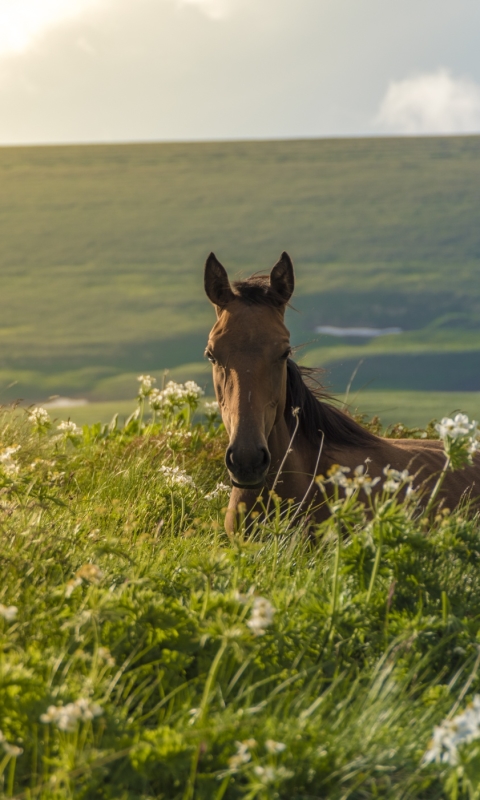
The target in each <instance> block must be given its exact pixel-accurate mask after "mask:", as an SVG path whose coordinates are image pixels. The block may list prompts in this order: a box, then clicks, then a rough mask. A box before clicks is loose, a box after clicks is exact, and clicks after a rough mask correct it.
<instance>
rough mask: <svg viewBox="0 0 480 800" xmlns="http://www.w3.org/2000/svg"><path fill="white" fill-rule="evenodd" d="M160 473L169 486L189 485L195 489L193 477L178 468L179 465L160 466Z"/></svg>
mask: <svg viewBox="0 0 480 800" xmlns="http://www.w3.org/2000/svg"><path fill="white" fill-rule="evenodd" d="M160 473H161V474H162V475H163V476H164V477H165V480H166V482H167V484H168V485H169V487H170V488H173V487H174V486H190V487H191V488H192V489H196V486H195V482H194V480H193V478H192V477H191V476H190V475H187V473H186V472H185V470H184V469H180V467H160Z"/></svg>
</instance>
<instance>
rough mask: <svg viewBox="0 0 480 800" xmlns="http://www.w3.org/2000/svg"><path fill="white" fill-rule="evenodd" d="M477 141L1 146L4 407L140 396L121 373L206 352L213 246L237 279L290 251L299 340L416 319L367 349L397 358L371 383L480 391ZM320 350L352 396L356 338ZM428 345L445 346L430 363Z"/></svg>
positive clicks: (0, 371)
mask: <svg viewBox="0 0 480 800" xmlns="http://www.w3.org/2000/svg"><path fill="white" fill-rule="evenodd" d="M479 151H480V138H479V137H475V136H473V137H445V138H440V137H438V138H431V139H429V138H421V139H414V138H408V139H370V140H369V139H362V140H319V141H315V140H311V141H291V142H288V141H287V142H239V143H234V142H231V143H212V144H207V143H204V144H141V145H108V146H78V147H77V146H69V147H37V148H32V147H23V148H9V147H7V148H1V149H0V225H1V229H2V247H1V251H0V270H1V275H2V292H1V295H0V320H1V323H0V345H1V347H0V399H6V400H7V399H9V400H13V399H15V398H17V397H24V398H32V399H36V400H41V399H46V398H47V397H48V396H49V395H52V394H67V395H72V396H78V397H81V396H87V397H88V398H89V399H92V400H95V399H96V400H108V399H127V397H128V394H126V393H125V390H124V389H123V388H122V387H124V386H125V380H124V376H129V375H132V374H138V373H139V372H145V371H149V372H153V371H157V372H160V371H161V370H162V369H164V368H175V367H178V366H180V365H182V364H191V363H193V362H195V363H197V362H200V361H201V357H202V352H203V348H204V343H205V339H206V335H207V332H208V329H209V327H210V325H211V322H212V319H213V314H212V310H211V309H210V307H209V304H208V302H207V300H206V298H205V296H204V294H203V287H202V264H203V262H204V259H205V256H206V254H207V253H208V252H209V251H210V250H212V249H214V250H215V251H216V253H217V255H218V257H219V258H220V259H221V260H222V261H224V263H225V265H226V266H227V267H228V268H229V269H230V271H231V273H232V274H233V275H236V274H248V273H250V272H251V271H254V270H259V269H261V270H264V269H267V268H268V267H269V266H270V265H271V264H272V263H273V261H274V259H275V258H276V257H277V256H278V254H279V252H280V251H281V250H282V249H287V250H289V251H290V252H291V254H292V256H293V258H294V260H295V262H296V267H297V279H298V280H297V283H298V288H297V293H296V297H295V302H294V305H295V307H296V308H297V309H298V310H299V311H300V312H301V313H299V314H296V313H295V312H293V311H291V312H289V313H288V324H289V326H290V328H291V330H292V335H293V341H294V342H295V343H300V342H310V341H312V340H315V339H317V338H318V337H317V336H316V335H315V334H314V333H313V329H314V328H315V326H316V325H319V324H333V325H361V324H367V325H378V326H389V325H400V326H401V327H403V328H404V329H405V330H407V331H408V333H407V334H405V335H404V336H399V337H396V339H395V341H393V338H395V337H390V339H389V341H388V342H387V341H386V340H385V341H376V342H372V343H370V344H368V345H366V346H365V347H364V348H363V347H362V348H361V350H362V354H363V356H365V358H366V359H367V360H368V359H369V358H371V357H372V358H373V357H374V356H375V355H377V356H378V354H379V353H380V354H383V355H384V356H385V359H386V361H384V362H382V363H381V364H378V363H374V364H373V367H372V369H373V373H374V377H375V376H377V378H378V369H377V367H379V368H380V369H381V375H380V377H379V378H378V380H379V383H378V384H377V385H378V388H395V389H397V388H402V389H405V390H407V389H422V390H433V389H435V390H437V389H438V390H453V389H462V390H463V389H468V390H476V391H478V390H479V389H480V384H479V383H478V380H479V379H478V375H479V374H480V373H479V371H478V369H475V368H473V369H472V359H475V358H477V357H478V352H479V345H478V335H477V334H478V329H479V325H480V284H479V282H478V271H479V260H480V232H479V231H480V229H479V226H478V224H477V223H478V220H477V209H478V205H479V200H480V197H479V194H480V189H479V187H480V175H479V170H480V166H479V165H480V158H479V154H480V152H479ZM327 344H328V347H327V346H326V345H325V351H324V348H323V346H322V347H321V348H320V351H319V352H318V354H317V355H316V356H315V361H316V362H317V363H318V364H319V365H321V364H328V365H329V366H330V367H331V370H332V381H333V383H335V385H336V388H339V389H344V388H345V382H344V378H345V369H344V367H343V366H342V364H343V361H342V359H344V358H347V352H346V351H349V352H350V355H349V356H348V358H350V359H353V360H354V359H355V357H356V355H357V352H360V350H358V348H357V347H356V346H355V347H353V348H352V347H351V344H350V345H349V344H348V343H344V345H343V349H342V345H340V346H339V349H338V351H337V357H335V354H334V353H333V350H334V349H335V347H336V345H335V343H333V344H334V345H335V346H333V347H332V346H331V344H332V343H331V342H328V343H327ZM315 347H318V344H316V343H315V342H314V343H313V345H312V348H315ZM341 351H342V352H341ZM419 353H422V354H424V355H425V356H426V358H427V359H428V358H429V356H430V355H431V354H436V356H438V365H437V364H436V365H435V369H434V370H433V371H430V373H428V374H427V372H426V371H425V369H424V365H423V364H422V365H421V366H420V368H419V369H418V370H412V369H411V368H410V365H411V359H412V357H413V356H414V355H415V354H417V355H418V354H419ZM391 354H392V355H393V354H396V355H398V356H399V357H400V356H401V357H402V358H403V361H402V363H396V365H395V368H394V370H393V371H392V370H391V371H390V372H388V369H387V366H388V359H389V358H390V355H391ZM452 354H455V355H456V357H457V362H455V363H456V372H455V363H454V362H453V361H452ZM317 356H318V357H317ZM474 366H475V364H474ZM346 369H347V371H348V369H350V362H349V363H348V365H347V368H346ZM342 370H343V371H342ZM452 370H453V372H452ZM14 381H17V383H16V385H15V386H13V387H11V388H8V387H9V385H10V384H11V383H12V382H14Z"/></svg>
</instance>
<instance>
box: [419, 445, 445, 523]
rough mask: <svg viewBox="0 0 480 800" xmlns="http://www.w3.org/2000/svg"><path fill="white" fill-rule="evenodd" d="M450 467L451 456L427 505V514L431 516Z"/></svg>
mask: <svg viewBox="0 0 480 800" xmlns="http://www.w3.org/2000/svg"><path fill="white" fill-rule="evenodd" d="M449 466H450V456H447V460H446V461H445V464H444V465H443V469H442V471H441V473H440V475H439V476H438V481H437V482H436V484H435V486H434V488H433V491H432V494H431V495H430V500H429V501H428V503H427V507H426V509H425V514H429V513H430V511H431V510H432V507H433V504H434V502H435V500H436V499H437V496H438V493H439V491H440V489H441V488H442V484H443V481H444V480H445V476H446V474H447V470H448V468H449Z"/></svg>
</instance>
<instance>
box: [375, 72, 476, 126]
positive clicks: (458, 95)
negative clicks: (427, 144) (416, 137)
mask: <svg viewBox="0 0 480 800" xmlns="http://www.w3.org/2000/svg"><path fill="white" fill-rule="evenodd" d="M374 123H375V124H376V125H377V127H378V128H379V129H380V130H382V131H386V132H389V133H411V134H416V133H417V134H418V133H474V132H476V131H479V130H480V86H479V85H478V84H476V83H474V82H473V81H472V80H470V79H469V78H454V77H453V76H452V75H451V73H450V71H449V70H447V69H439V70H437V71H436V72H430V73H425V74H423V75H417V76H414V77H411V78H406V79H405V80H402V81H392V82H391V83H390V85H389V87H388V89H387V92H386V94H385V97H384V99H383V100H382V103H381V105H380V109H379V111H378V114H377V116H376V118H375V120H374Z"/></svg>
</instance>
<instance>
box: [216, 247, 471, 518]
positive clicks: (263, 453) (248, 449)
mask: <svg viewBox="0 0 480 800" xmlns="http://www.w3.org/2000/svg"><path fill="white" fill-rule="evenodd" d="M293 289H294V272H293V265H292V262H291V260H290V257H289V256H288V255H287V253H282V255H281V257H280V260H279V261H278V263H277V264H275V266H274V267H273V269H272V271H271V272H270V275H269V276H268V275H263V276H253V277H251V278H249V279H248V280H246V281H242V282H236V283H234V284H233V287H232V286H231V285H230V282H229V279H228V275H227V273H226V271H225V269H224V268H223V266H222V265H221V264H220V263H219V261H217V259H216V258H215V255H214V254H213V253H211V254H210V255H209V257H208V259H207V262H206V264H205V291H206V293H207V296H208V297H209V299H210V300H211V302H212V303H213V304H214V306H215V310H216V314H217V321H216V323H215V325H214V326H213V328H212V330H211V331H210V335H209V338H208V345H207V349H206V351H205V352H206V356H207V357H208V359H209V360H210V361H211V362H212V365H213V381H214V386H215V393H216V396H217V400H218V403H219V407H220V412H221V415H222V419H223V422H224V424H225V428H226V430H227V433H228V435H229V437H230V442H229V445H228V448H227V451H226V456H225V461H226V465H227V469H228V472H229V474H230V478H231V481H232V485H233V489H232V493H231V496H230V503H229V513H228V514H227V520H226V525H227V529H230V530H231V529H233V527H234V524H235V517H236V511H237V507H238V504H239V503H244V504H245V506H246V508H247V510H251V509H252V508H253V506H254V505H255V503H256V499H257V497H258V496H259V494H263V497H264V500H266V497H267V495H268V492H269V490H270V489H271V487H272V485H273V482H274V481H275V478H276V476H277V475H278V473H279V470H280V467H281V474H280V477H279V478H278V479H277V481H276V483H275V492H276V493H277V494H278V495H279V496H280V497H281V498H283V499H289V498H292V499H293V500H294V501H295V502H296V503H301V504H302V508H304V509H307V508H312V507H315V508H316V512H315V516H316V519H318V520H321V519H323V518H324V517H325V515H326V513H328V512H326V508H325V504H323V505H322V500H323V497H322V495H321V494H320V491H319V489H318V487H317V486H316V484H315V482H314V481H313V478H314V477H315V475H316V474H323V475H325V474H326V473H327V471H328V469H329V468H330V467H331V466H333V465H334V464H340V465H342V466H345V467H349V468H350V469H352V470H353V469H354V468H355V467H357V466H358V465H359V464H361V463H362V462H365V459H368V460H369V461H368V473H369V475H371V476H372V478H374V477H376V476H382V475H383V469H384V467H386V466H387V465H390V466H391V467H392V468H394V469H397V470H404V469H409V470H410V472H411V473H412V472H414V473H417V474H418V475H420V476H421V480H422V481H423V483H424V486H425V488H426V489H427V490H428V489H429V488H430V489H431V488H432V487H433V485H434V483H435V481H436V479H437V477H438V475H439V473H440V471H441V469H442V467H443V466H444V464H445V454H444V452H443V446H442V443H441V442H439V441H431V440H417V439H400V440H391V439H390V440H389V439H383V438H380V437H378V436H375V435H374V434H373V433H370V432H369V431H368V430H366V429H365V428H363V427H361V426H360V425H359V424H358V423H357V422H355V421H354V420H353V419H352V418H351V417H349V416H348V415H347V414H346V413H344V412H343V411H340V410H339V409H338V408H336V407H335V406H334V405H332V404H331V402H328V400H329V396H328V395H327V394H326V393H324V392H322V391H321V390H319V391H314V390H312V389H311V388H309V387H308V386H307V384H306V383H305V381H304V375H305V372H306V370H304V369H302V368H301V367H299V366H297V364H296V363H295V362H294V361H293V360H292V359H291V358H290V355H291V347H290V335H289V332H288V330H287V328H286V327H285V324H284V315H285V308H286V306H287V304H288V302H289V300H290V298H291V296H292V294H293ZM330 400H331V398H330ZM297 417H298V426H297ZM296 426H297V432H296V435H295V437H294V439H293V442H291V439H292V433H293V431H294V430H295V428H296ZM287 451H288V452H287ZM475 484H476V485H477V486H478V485H479V484H480V460H479V459H477V461H476V463H475V466H474V467H467V468H465V469H463V470H460V471H457V472H449V473H448V475H447V477H446V479H445V481H444V484H443V487H442V500H443V503H444V504H445V505H446V506H448V507H450V508H453V507H454V506H456V505H457V504H458V503H459V501H460V500H461V499H462V497H463V496H464V495H465V493H466V492H467V491H468V492H470V493H471V492H472V489H473V490H474V487H475ZM378 485H379V486H381V482H379V484H378ZM474 491H475V490H474Z"/></svg>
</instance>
